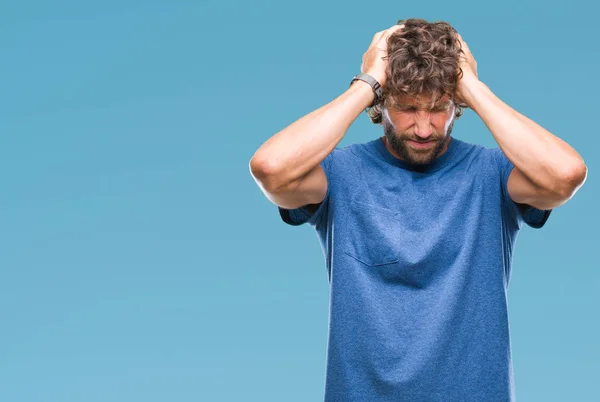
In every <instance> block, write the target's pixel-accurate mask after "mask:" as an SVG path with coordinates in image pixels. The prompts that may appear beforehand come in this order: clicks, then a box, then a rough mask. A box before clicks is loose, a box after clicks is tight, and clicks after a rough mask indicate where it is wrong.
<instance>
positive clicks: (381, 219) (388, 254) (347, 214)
mask: <svg viewBox="0 0 600 402" xmlns="http://www.w3.org/2000/svg"><path fill="white" fill-rule="evenodd" d="M344 207H345V208H344V209H345V210H344V212H343V215H344V219H343V230H344V244H343V247H342V250H343V252H344V254H346V255H348V256H350V257H352V258H354V259H355V260H357V261H359V262H361V263H363V264H365V265H368V266H380V265H387V264H393V263H396V262H398V260H399V256H400V248H401V247H402V244H401V239H402V236H401V230H402V227H401V221H400V219H399V218H398V216H397V214H396V213H395V212H394V211H392V210H389V209H386V208H382V207H379V206H376V205H372V204H366V203H363V202H359V201H355V200H352V201H349V202H348V203H347V204H345V205H344Z"/></svg>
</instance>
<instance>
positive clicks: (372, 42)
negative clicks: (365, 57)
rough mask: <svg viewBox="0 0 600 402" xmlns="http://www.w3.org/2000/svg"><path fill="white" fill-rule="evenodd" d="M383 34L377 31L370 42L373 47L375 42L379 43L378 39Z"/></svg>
mask: <svg viewBox="0 0 600 402" xmlns="http://www.w3.org/2000/svg"><path fill="white" fill-rule="evenodd" d="M384 32H385V30H383V31H379V32H377V33H376V34H375V35H373V40H372V41H371V45H374V44H376V43H377V42H379V39H380V38H381V35H383V33H384Z"/></svg>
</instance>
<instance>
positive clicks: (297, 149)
mask: <svg viewBox="0 0 600 402" xmlns="http://www.w3.org/2000/svg"><path fill="white" fill-rule="evenodd" d="M373 97H374V94H373V90H372V89H371V87H370V86H369V84H367V83H366V82H364V81H355V82H354V83H353V84H352V86H351V87H350V88H348V90H346V91H345V92H344V93H343V94H342V95H340V96H339V97H337V98H336V99H334V100H333V101H331V102H330V103H328V104H326V105H325V106H322V107H321V108H319V109H317V110H315V111H313V112H311V113H309V114H307V115H306V116H304V117H302V118H300V119H299V120H297V121H295V122H294V123H292V124H291V125H289V126H288V127H286V128H285V129H283V130H282V131H280V132H278V133H277V134H275V135H274V136H272V137H271V138H269V139H268V140H267V141H266V142H265V143H264V144H263V145H262V146H261V147H260V148H259V149H258V150H257V151H256V152H255V153H254V156H253V157H252V159H251V160H250V171H251V173H252V176H253V177H254V178H255V180H256V181H257V182H258V183H259V184H260V186H261V187H262V189H263V191H265V190H266V191H268V192H273V193H277V192H289V191H295V190H296V187H297V186H298V184H299V183H300V182H301V181H302V179H303V178H304V177H305V176H306V175H307V174H308V173H309V172H311V171H313V169H316V168H317V167H318V165H319V163H320V162H321V161H322V160H323V159H325V157H326V156H327V155H329V153H331V151H333V149H334V148H335V147H336V145H337V144H338V143H339V142H340V141H341V140H342V138H343V137H344V135H345V134H346V131H347V130H348V128H349V127H350V125H351V124H352V123H353V122H354V120H356V118H357V117H358V116H359V115H360V113H361V112H362V111H363V110H364V109H365V108H366V107H367V106H369V104H370V103H371V102H372V101H373ZM313 174H314V173H313ZM321 176H322V177H323V178H324V177H325V176H324V175H321Z"/></svg>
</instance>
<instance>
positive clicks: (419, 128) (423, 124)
mask: <svg viewBox="0 0 600 402" xmlns="http://www.w3.org/2000/svg"><path fill="white" fill-rule="evenodd" d="M433 131H434V130H433V126H432V125H431V114H430V113H429V112H427V111H423V110H420V111H418V112H417V113H416V114H415V135H417V136H418V137H420V138H421V139H423V140H426V139H427V138H429V136H430V135H431V134H432V133H433Z"/></svg>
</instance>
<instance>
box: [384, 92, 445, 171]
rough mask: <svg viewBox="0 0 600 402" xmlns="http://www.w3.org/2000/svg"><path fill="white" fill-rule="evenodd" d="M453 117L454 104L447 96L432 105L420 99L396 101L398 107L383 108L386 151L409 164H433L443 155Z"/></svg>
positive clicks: (406, 98) (425, 98) (407, 98)
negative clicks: (390, 151)
mask: <svg viewBox="0 0 600 402" xmlns="http://www.w3.org/2000/svg"><path fill="white" fill-rule="evenodd" d="M454 113H455V105H454V102H453V101H452V99H450V97H449V96H447V95H445V96H443V97H442V98H441V99H440V100H439V101H437V102H436V103H435V104H432V99H431V98H429V97H426V96H422V95H421V96H418V97H403V98H400V99H398V102H397V106H394V107H390V108H389V109H386V108H382V114H383V119H382V121H383V132H384V134H385V137H386V139H387V145H388V148H391V149H392V150H393V151H394V152H395V153H396V154H397V155H396V157H400V159H402V160H404V161H406V162H408V163H411V164H415V165H423V164H427V163H430V162H432V161H433V160H434V159H436V158H437V157H438V156H440V155H441V154H443V153H444V152H445V151H446V147H447V145H448V143H449V142H450V133H451V132H452V127H453V125H454Z"/></svg>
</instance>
